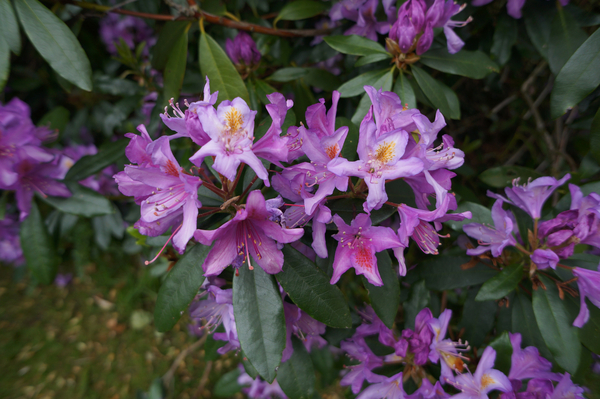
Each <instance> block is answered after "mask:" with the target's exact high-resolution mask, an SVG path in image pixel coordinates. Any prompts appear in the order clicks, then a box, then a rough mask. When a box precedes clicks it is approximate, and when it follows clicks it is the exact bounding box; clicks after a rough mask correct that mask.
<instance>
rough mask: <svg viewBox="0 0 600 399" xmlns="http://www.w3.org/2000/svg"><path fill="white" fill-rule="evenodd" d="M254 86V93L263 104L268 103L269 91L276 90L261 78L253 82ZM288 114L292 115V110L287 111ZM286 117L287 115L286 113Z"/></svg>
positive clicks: (273, 91)
mask: <svg viewBox="0 0 600 399" xmlns="http://www.w3.org/2000/svg"><path fill="white" fill-rule="evenodd" d="M254 84H255V86H254V88H255V89H256V94H257V95H258V98H259V99H260V101H262V103H263V104H270V101H269V99H268V98H267V94H271V93H275V92H276V91H277V89H275V88H274V87H273V86H271V85H270V84H268V83H267V82H265V81H264V80H261V79H257V80H256V81H255V82H254ZM288 114H289V115H293V114H294V113H293V112H288ZM286 118H287V115H286ZM285 132H286V130H284V133H285Z"/></svg>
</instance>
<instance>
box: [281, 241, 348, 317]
mask: <svg viewBox="0 0 600 399" xmlns="http://www.w3.org/2000/svg"><path fill="white" fill-rule="evenodd" d="M283 257H284V258H283V259H284V262H283V270H282V271H281V273H278V274H276V275H275V277H277V281H279V284H281V286H282V287H283V289H284V290H285V292H287V293H288V295H289V296H290V298H291V299H292V301H294V303H295V304H296V305H298V307H299V308H300V309H302V310H303V311H305V312H306V313H308V314H309V315H310V316H311V317H312V318H314V319H315V320H318V321H320V322H321V323H324V324H326V325H328V326H330V327H337V328H349V327H350V326H351V325H352V320H351V318H350V309H348V304H347V302H346V299H345V298H344V295H343V294H342V292H341V291H340V290H339V288H338V287H337V286H336V285H333V284H330V283H329V278H328V277H327V275H325V273H323V272H322V271H321V269H319V268H318V267H317V265H315V264H314V263H313V262H311V261H310V260H309V259H308V258H306V257H305V256H304V255H302V254H301V253H300V252H298V251H296V250H295V249H294V248H292V247H290V246H289V245H286V246H285V247H283Z"/></svg>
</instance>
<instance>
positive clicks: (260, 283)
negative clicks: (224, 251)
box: [233, 267, 285, 382]
mask: <svg viewBox="0 0 600 399" xmlns="http://www.w3.org/2000/svg"><path fill="white" fill-rule="evenodd" d="M239 272H240V275H239V276H236V277H234V278H233V314H234V316H235V323H236V327H237V331H238V337H239V341H240V345H241V347H242V350H243V351H244V354H245V355H246V357H247V358H248V360H249V361H250V363H251V364H252V366H254V368H255V369H256V371H257V372H258V374H260V376H261V377H262V378H263V379H264V380H266V381H268V382H273V380H274V379H275V375H276V369H277V367H279V364H280V363H281V354H282V352H283V349H284V348H285V318H284V315H283V303H282V302H281V295H280V294H279V289H278V288H277V284H276V283H275V279H274V278H273V276H271V275H269V274H267V273H266V272H265V271H264V270H263V269H262V268H261V267H255V268H254V270H249V269H248V268H246V267H241V268H240V269H239Z"/></svg>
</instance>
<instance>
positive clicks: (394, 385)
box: [356, 373, 408, 399]
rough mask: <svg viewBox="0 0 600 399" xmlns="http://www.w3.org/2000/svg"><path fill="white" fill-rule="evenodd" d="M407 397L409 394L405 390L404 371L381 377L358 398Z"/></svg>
mask: <svg viewBox="0 0 600 399" xmlns="http://www.w3.org/2000/svg"><path fill="white" fill-rule="evenodd" d="M405 397H408V395H407V394H406V392H404V386H403V384H402V373H398V374H396V375H393V376H391V377H389V378H385V377H381V378H379V379H378V380H377V383H376V384H373V385H371V386H369V387H368V388H366V389H365V390H364V391H362V393H361V394H360V395H358V396H357V397H356V399H380V398H387V399H404V398H405Z"/></svg>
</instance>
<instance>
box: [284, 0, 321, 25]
mask: <svg viewBox="0 0 600 399" xmlns="http://www.w3.org/2000/svg"><path fill="white" fill-rule="evenodd" d="M326 9H327V4H325V3H323V2H321V1H314V0H296V1H293V2H291V3H288V4H286V5H285V6H283V8H282V9H281V11H279V15H277V17H276V18H275V20H274V21H273V25H275V24H277V21H279V20H283V21H297V20H300V19H306V18H311V17H314V16H315V15H319V14H320V13H322V12H323V11H325V10H326Z"/></svg>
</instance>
